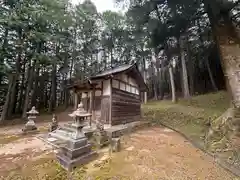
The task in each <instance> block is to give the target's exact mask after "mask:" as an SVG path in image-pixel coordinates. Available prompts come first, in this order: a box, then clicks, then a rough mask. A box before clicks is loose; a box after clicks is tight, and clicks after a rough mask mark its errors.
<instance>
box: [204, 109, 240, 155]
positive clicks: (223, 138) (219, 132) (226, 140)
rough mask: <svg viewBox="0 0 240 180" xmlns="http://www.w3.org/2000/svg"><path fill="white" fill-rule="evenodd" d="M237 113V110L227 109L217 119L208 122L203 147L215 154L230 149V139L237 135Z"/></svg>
mask: <svg viewBox="0 0 240 180" xmlns="http://www.w3.org/2000/svg"><path fill="white" fill-rule="evenodd" d="M238 113H239V109H235V108H229V109H227V110H226V111H225V112H224V113H223V114H222V115H221V116H220V117H219V118H217V119H215V120H214V121H211V122H210V127H209V130H208V132H207V133H206V135H205V147H206V148H207V149H208V150H210V151H212V152H216V151H223V150H224V149H226V148H231V147H232V144H231V139H232V138H233V136H235V135H236V134H237V133H238V125H237V123H236V122H237V121H239V120H238V118H237V117H236V116H237V115H238ZM239 115H240V113H239Z"/></svg>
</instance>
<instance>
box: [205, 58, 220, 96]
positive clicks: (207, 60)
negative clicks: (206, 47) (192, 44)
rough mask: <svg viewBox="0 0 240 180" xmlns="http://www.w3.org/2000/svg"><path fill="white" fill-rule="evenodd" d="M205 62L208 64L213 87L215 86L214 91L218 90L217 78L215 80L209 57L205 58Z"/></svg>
mask: <svg viewBox="0 0 240 180" xmlns="http://www.w3.org/2000/svg"><path fill="white" fill-rule="evenodd" d="M205 63H206V66H207V70H208V75H209V78H210V81H211V84H212V88H213V90H214V91H218V88H217V85H216V83H215V80H214V78H213V75H212V70H211V68H210V65H209V59H208V58H205Z"/></svg>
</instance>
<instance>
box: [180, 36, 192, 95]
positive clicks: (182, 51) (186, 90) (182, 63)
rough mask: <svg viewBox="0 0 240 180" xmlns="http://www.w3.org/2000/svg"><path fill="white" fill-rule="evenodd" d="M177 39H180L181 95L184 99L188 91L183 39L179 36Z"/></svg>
mask: <svg viewBox="0 0 240 180" xmlns="http://www.w3.org/2000/svg"><path fill="white" fill-rule="evenodd" d="M179 41H180V54H181V65H182V80H183V96H184V98H185V99H189V98H190V93H189V84H188V74H187V66H186V59H185V53H184V41H183V40H182V39H181V38H180V39H179Z"/></svg>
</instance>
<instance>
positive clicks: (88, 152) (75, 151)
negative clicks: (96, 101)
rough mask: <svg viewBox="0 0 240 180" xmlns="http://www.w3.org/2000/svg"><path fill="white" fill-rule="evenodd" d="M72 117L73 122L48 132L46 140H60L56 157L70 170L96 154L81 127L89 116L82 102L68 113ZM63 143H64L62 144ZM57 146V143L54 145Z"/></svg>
mask: <svg viewBox="0 0 240 180" xmlns="http://www.w3.org/2000/svg"><path fill="white" fill-rule="evenodd" d="M69 116H70V117H72V118H73V119H74V122H73V123H69V124H65V125H64V126H63V127H59V128H58V129H57V130H55V131H53V132H51V133H49V137H48V141H51V143H52V144H54V141H56V142H59V141H62V142H64V143H61V144H62V145H61V146H60V148H59V152H58V153H57V159H58V161H59V163H60V164H61V166H62V167H63V168H64V169H66V170H72V169H73V168H75V167H76V166H78V165H81V164H85V163H87V162H88V161H90V160H91V159H92V158H93V157H95V156H96V155H97V154H96V152H95V151H92V145H91V144H90V143H89V142H88V140H87V138H86V136H85V134H84V132H83V131H82V128H83V127H84V126H85V124H84V119H85V118H87V117H89V116H91V114H89V113H87V112H86V111H85V110H84V109H83V105H82V103H80V104H79V105H78V108H77V110H76V111H74V112H73V113H72V114H69ZM63 144H64V145H63ZM56 146H58V145H56Z"/></svg>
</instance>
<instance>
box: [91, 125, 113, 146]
mask: <svg viewBox="0 0 240 180" xmlns="http://www.w3.org/2000/svg"><path fill="white" fill-rule="evenodd" d="M96 128H97V129H96V131H95V132H94V134H93V137H94V139H95V141H96V143H97V146H98V148H100V147H102V146H104V145H106V144H109V137H108V135H107V132H106V131H105V130H104V125H103V124H102V123H100V122H97V124H96Z"/></svg>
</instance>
